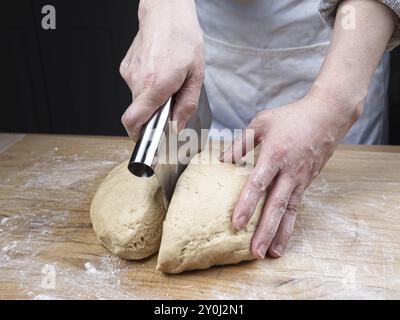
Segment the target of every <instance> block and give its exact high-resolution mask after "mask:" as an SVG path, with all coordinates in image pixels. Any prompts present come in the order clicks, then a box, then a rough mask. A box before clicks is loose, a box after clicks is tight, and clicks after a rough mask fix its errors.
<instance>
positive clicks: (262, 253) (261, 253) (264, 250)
mask: <svg viewBox="0 0 400 320" xmlns="http://www.w3.org/2000/svg"><path fill="white" fill-rule="evenodd" d="M267 250H268V248H267V246H266V245H265V244H262V245H260V246H258V248H257V253H258V258H259V259H264V258H265V255H266V253H267Z"/></svg>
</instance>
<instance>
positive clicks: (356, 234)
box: [0, 135, 400, 299]
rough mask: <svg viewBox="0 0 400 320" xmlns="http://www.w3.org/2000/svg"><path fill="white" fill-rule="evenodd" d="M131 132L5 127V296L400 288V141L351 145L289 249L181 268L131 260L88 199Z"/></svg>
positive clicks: (331, 169)
mask: <svg viewBox="0 0 400 320" xmlns="http://www.w3.org/2000/svg"><path fill="white" fill-rule="evenodd" d="M131 149H132V144H131V142H130V141H129V140H128V139H124V138H111V137H83V136H51V135H26V136H21V135H18V136H16V135H0V152H1V153H0V298H2V299H5V298H9V299H53V298H54V299H57V298H63V299H65V298H67V299H76V298H82V299H86V298H110V299H120V298H122V299H134V298H141V299H153V298H166V299H172V298H178V299H184V298H189V299H239V298H243V299H258V298H259V299H289V298H295V299H303V298H305V299H308V298H312V299H320V298H333V299H339V298H340V299H341V298H377V299H392V298H397V299H399V298H400V147H360V146H341V147H340V148H339V150H338V151H337V152H336V153H335V155H334V156H333V158H332V159H331V160H330V162H329V163H328V164H327V166H326V168H325V169H324V171H323V172H322V173H321V175H320V176H319V177H318V178H317V179H316V180H315V182H314V183H313V184H312V186H311V187H310V188H309V190H308V192H307V193H306V196H305V198H304V201H303V207H302V212H301V214H300V216H299V217H298V220H297V224H296V227H295V231H294V235H293V237H292V240H291V242H290V246H289V248H288V250H287V252H286V254H285V256H284V257H282V258H280V259H266V260H264V261H255V262H248V263H242V264H238V265H234V266H222V267H214V268H211V269H209V270H205V271H195V272H187V273H184V274H180V275H174V276H171V275H164V274H162V273H160V272H158V271H156V270H155V264H156V256H153V257H151V258H149V259H147V260H143V261H138V262H126V261H123V260H120V259H118V258H116V257H114V256H112V255H110V253H109V252H108V251H107V250H106V249H104V248H103V247H102V246H101V245H100V244H99V243H98V241H97V240H96V238H95V235H94V233H93V231H92V228H91V223H90V219H89V206H90V202H91V199H92V197H93V195H94V193H95V191H96V188H97V186H98V185H99V183H100V182H101V181H102V179H103V178H104V177H105V176H106V174H107V172H108V171H109V170H110V169H111V168H113V167H114V166H115V165H117V164H118V163H120V162H122V161H124V160H126V159H128V158H129V156H130V153H131Z"/></svg>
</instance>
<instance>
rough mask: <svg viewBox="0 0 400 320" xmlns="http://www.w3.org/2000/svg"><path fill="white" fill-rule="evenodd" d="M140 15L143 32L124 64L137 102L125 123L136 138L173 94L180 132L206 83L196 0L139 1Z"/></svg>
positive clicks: (133, 96) (134, 43) (121, 68)
mask: <svg viewBox="0 0 400 320" xmlns="http://www.w3.org/2000/svg"><path fill="white" fill-rule="evenodd" d="M138 16H139V31H138V33H137V35H136V37H135V39H134V41H133V43H132V45H131V47H130V48H129V50H128V53H127V54H126V56H125V58H124V59H123V60H122V62H121V66H120V73H121V75H122V77H123V78H124V80H125V81H126V83H127V84H128V86H129V88H130V90H131V91H132V100H133V102H132V104H131V105H130V106H129V107H128V109H127V110H126V111H125V113H124V115H123V116H122V119H121V120H122V123H123V125H124V126H125V128H126V130H127V132H128V134H129V136H130V137H131V138H132V139H133V140H135V139H136V138H137V135H138V133H139V131H140V128H141V127H142V125H143V124H145V123H146V122H147V120H148V119H149V118H150V117H151V116H152V115H153V114H154V112H155V111H156V110H157V109H158V108H159V107H160V106H161V105H163V104H164V103H165V102H166V101H167V100H168V98H170V97H171V96H172V95H175V105H174V110H173V114H172V120H174V121H177V125H178V132H179V131H180V130H182V129H184V127H185V126H186V123H187V121H188V120H189V119H190V117H191V115H192V114H193V113H194V111H195V110H196V108H197V104H198V100H199V96H200V91H201V87H202V85H203V79H204V44H203V36H202V32H201V29H200V26H199V23H198V19H197V13H196V8H195V4H194V0H169V1H160V0H141V1H140V5H139V13H138Z"/></svg>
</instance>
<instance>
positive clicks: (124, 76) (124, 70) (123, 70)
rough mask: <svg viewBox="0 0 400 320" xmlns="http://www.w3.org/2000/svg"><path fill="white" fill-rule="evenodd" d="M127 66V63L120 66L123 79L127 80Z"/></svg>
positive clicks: (123, 62)
mask: <svg viewBox="0 0 400 320" xmlns="http://www.w3.org/2000/svg"><path fill="white" fill-rule="evenodd" d="M126 69H127V64H126V62H125V61H122V62H121V64H120V65H119V74H120V75H121V77H122V78H123V79H126V75H127V70H126Z"/></svg>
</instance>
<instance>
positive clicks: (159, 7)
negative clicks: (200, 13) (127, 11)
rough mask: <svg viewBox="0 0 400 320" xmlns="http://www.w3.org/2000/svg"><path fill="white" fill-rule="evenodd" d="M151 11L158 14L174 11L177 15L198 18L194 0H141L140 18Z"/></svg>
mask: <svg viewBox="0 0 400 320" xmlns="http://www.w3.org/2000/svg"><path fill="white" fill-rule="evenodd" d="M149 13H154V14H156V15H159V14H166V13H172V14H173V15H175V17H179V16H185V17H186V18H187V20H189V21H190V20H191V21H193V19H195V20H197V14H196V5H195V3H194V0H168V1H160V0H140V3H139V11H138V16H139V20H141V19H142V18H144V17H145V16H146V15H148V14H149Z"/></svg>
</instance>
